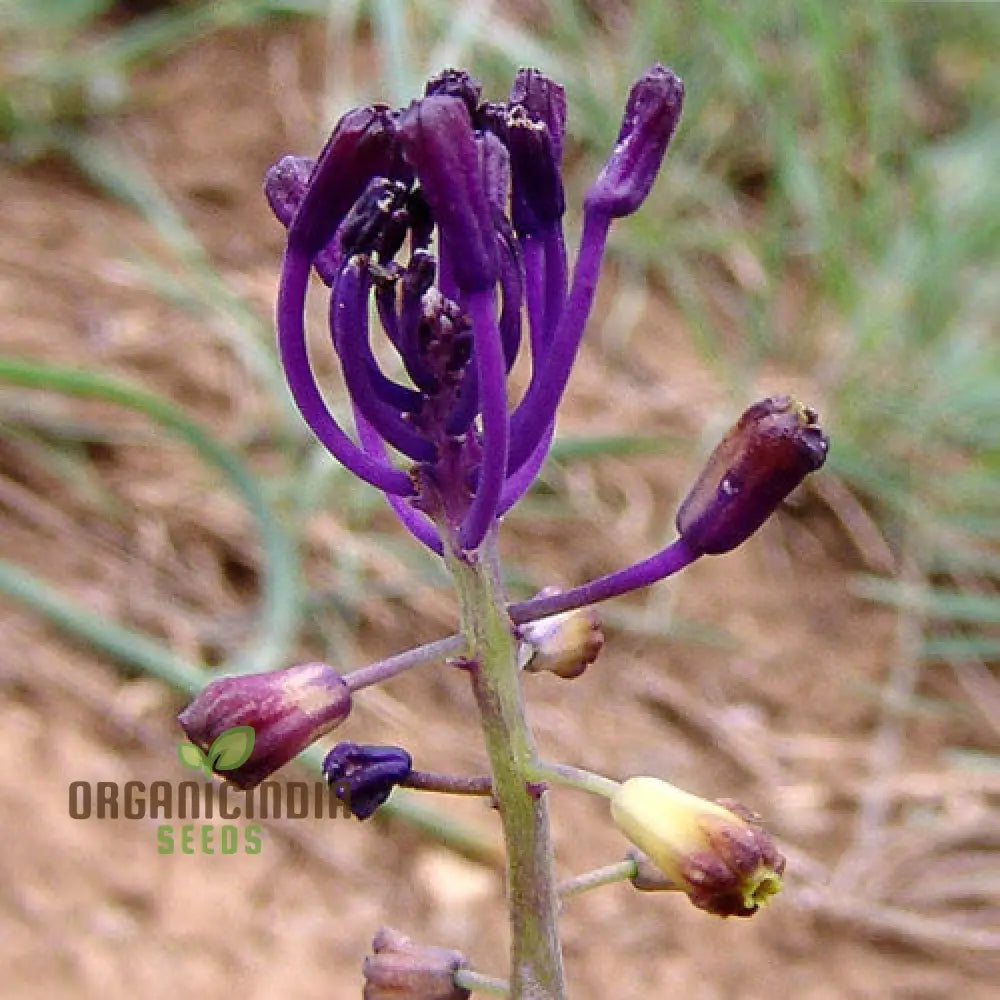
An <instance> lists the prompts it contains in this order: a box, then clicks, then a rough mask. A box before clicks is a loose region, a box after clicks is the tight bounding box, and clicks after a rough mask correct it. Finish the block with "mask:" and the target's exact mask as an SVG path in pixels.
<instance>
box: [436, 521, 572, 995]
mask: <svg viewBox="0 0 1000 1000" xmlns="http://www.w3.org/2000/svg"><path fill="white" fill-rule="evenodd" d="M445 558H446V561H447V563H448V567H449V569H450V570H451V573H452V576H453V578H454V581H455V586H456V588H457V591H458V596H459V606H460V613H461V629H462V634H463V635H464V636H465V639H466V642H467V644H468V649H469V651H470V652H469V658H470V661H471V670H470V673H471V678H472V689H473V692H474V694H475V698H476V704H477V706H478V708H479V714H480V720H481V724H482V729H483V735H484V738H485V743H486V752H487V755H488V756H489V760H490V770H491V772H492V775H493V794H494V796H495V800H496V804H497V809H498V810H499V812H500V819H501V823H502V826H503V834H504V843H505V845H506V849H507V896H508V903H509V911H510V912H509V919H510V931H511V966H510V968H511V975H510V991H511V992H510V995H511V997H513V998H514V1000H521V998H523V1000H529V998H530V1000H561V998H562V997H564V996H565V986H564V982H563V966H562V952H561V949H560V946H559V935H558V928H557V915H558V907H557V901H556V890H555V874H554V864H553V854H552V843H551V837H550V833H549V810H548V801H547V792H545V791H544V790H539V789H538V788H535V787H533V786H532V781H533V778H532V774H533V770H532V769H533V767H534V766H535V765H536V764H537V752H536V749H535V742H534V738H533V736H532V733H531V729H530V727H529V725H528V720H527V716H526V714H525V706H524V697H523V692H522V689H521V680H520V672H519V670H518V665H517V641H516V639H515V638H514V631H513V625H512V623H511V621H510V618H509V616H508V615H507V610H506V606H505V604H504V594H503V587H502V585H501V582H500V567H499V562H498V558H497V550H496V532H495V531H491V532H490V533H489V534H488V535H487V537H486V539H485V541H484V542H483V545H482V546H480V548H479V549H478V550H477V551H476V552H475V553H471V554H470V553H463V554H459V553H456V552H454V551H450V552H448V553H446V557H445Z"/></svg>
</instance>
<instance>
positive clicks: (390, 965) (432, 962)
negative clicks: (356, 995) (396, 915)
mask: <svg viewBox="0 0 1000 1000" xmlns="http://www.w3.org/2000/svg"><path fill="white" fill-rule="evenodd" d="M372 951H373V952H374V954H372V955H369V956H368V957H367V958H365V964H364V968H363V972H364V977H365V988H364V993H363V994H362V995H363V998H364V1000H468V997H469V995H470V994H469V991H468V990H467V989H464V988H463V987H461V986H457V985H456V984H455V980H454V975H455V973H456V972H457V971H458V970H459V969H464V968H468V962H467V961H466V959H465V957H464V956H463V955H462V954H461V952H457V951H452V950H451V949H449V948H435V947H430V946H428V945H418V944H414V942H413V941H411V940H410V939H409V938H408V937H407V936H406V935H405V934H400V932H399V931H396V930H393V929H392V928H391V927H383V928H382V929H381V930H379V932H378V933H377V934H376V935H375V939H374V940H373V941H372Z"/></svg>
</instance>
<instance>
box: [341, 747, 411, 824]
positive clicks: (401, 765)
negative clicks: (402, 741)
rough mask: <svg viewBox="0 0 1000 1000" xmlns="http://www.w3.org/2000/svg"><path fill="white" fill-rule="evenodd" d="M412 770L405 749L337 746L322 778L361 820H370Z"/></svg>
mask: <svg viewBox="0 0 1000 1000" xmlns="http://www.w3.org/2000/svg"><path fill="white" fill-rule="evenodd" d="M412 767H413V761H412V760H411V758H410V755H409V754H408V753H407V752H406V751H405V750H404V749H403V748H402V747H375V746H361V745H359V744H357V743H338V744H337V745H336V746H335V747H334V748H333V749H332V750H331V751H330V752H329V753H328V754H327V755H326V758H325V759H324V761H323V777H325V778H326V780H327V781H328V782H329V783H330V784H331V785H332V786H333V787H334V789H336V792H337V795H338V797H339V798H340V799H341V800H342V801H343V802H344V804H345V805H346V806H347V808H348V809H350V811H351V812H352V813H353V814H354V815H355V816H356V817H357V818H358V819H367V818H368V817H369V816H371V814H372V813H373V812H375V810H376V809H378V807H379V806H380V805H382V803H383V802H385V800H386V799H387V798H388V797H389V793H390V792H391V791H392V790H393V788H395V787H396V785H398V784H399V783H400V782H401V781H404V780H405V779H406V778H407V777H409V774H410V771H411V769H412Z"/></svg>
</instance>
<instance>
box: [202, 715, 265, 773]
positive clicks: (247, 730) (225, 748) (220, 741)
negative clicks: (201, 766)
mask: <svg viewBox="0 0 1000 1000" xmlns="http://www.w3.org/2000/svg"><path fill="white" fill-rule="evenodd" d="M253 742H254V731H253V726H233V728H232V729H227V730H226V731H225V732H224V733H219V735H218V736H217V737H216V738H215V741H214V742H213V743H212V745H211V747H209V749H208V759H209V760H210V761H211V764H212V770H213V771H233V770H235V769H236V768H237V767H239V766H240V765H241V764H245V763H246V761H247V758H248V757H249V756H250V754H251V753H253Z"/></svg>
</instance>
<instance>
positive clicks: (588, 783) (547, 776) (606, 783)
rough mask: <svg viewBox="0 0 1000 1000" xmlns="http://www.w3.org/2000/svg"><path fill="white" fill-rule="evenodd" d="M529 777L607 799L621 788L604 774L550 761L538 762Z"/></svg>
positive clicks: (528, 773)
mask: <svg viewBox="0 0 1000 1000" xmlns="http://www.w3.org/2000/svg"><path fill="white" fill-rule="evenodd" d="M527 776H528V777H529V778H530V779H531V780H532V781H544V782H547V783H548V784H551V785H564V786H565V787H566V788H575V789H577V790H578V791H581V792H589V793H590V794H591V795H600V796H602V797H603V798H605V799H610V798H613V797H614V794H615V792H617V791H618V789H619V788H620V787H621V785H620V783H619V782H617V781H614V780H612V779H611V778H605V777H604V775H603V774H594V772H593V771H585V770H584V769H583V768H582V767H573V766H572V765H571V764H550V763H549V762H548V761H541V760H536V761H533V762H532V763H531V766H530V767H529V768H528V771H527Z"/></svg>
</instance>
